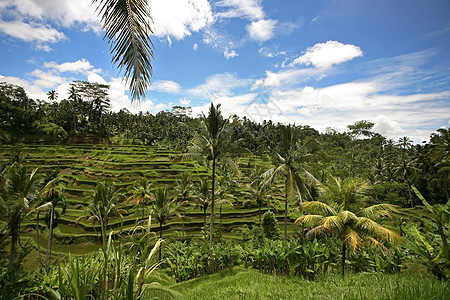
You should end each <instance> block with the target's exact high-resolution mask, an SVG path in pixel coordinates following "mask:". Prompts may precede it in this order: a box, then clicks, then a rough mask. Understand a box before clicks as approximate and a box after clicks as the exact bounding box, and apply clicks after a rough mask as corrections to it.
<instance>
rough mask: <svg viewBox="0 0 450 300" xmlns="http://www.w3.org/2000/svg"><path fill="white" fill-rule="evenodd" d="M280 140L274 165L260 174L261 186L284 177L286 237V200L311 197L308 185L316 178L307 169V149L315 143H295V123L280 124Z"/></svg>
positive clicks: (265, 186) (285, 235) (285, 234)
mask: <svg viewBox="0 0 450 300" xmlns="http://www.w3.org/2000/svg"><path fill="white" fill-rule="evenodd" d="M281 129H282V140H281V147H280V150H279V151H274V152H275V155H276V157H277V159H278V163H277V164H276V166H275V167H273V168H271V169H269V170H267V171H266V172H265V173H264V174H262V175H261V178H260V182H261V188H262V189H265V188H267V186H269V185H272V184H273V183H274V181H275V180H276V179H277V178H283V179H284V238H285V239H287V215H288V202H289V201H292V200H294V199H296V198H297V199H298V201H299V202H300V203H301V202H302V201H303V200H304V198H311V195H310V191H309V186H310V185H312V184H313V183H316V182H317V180H316V179H315V178H314V176H313V175H312V174H311V173H310V172H309V171H308V170H307V159H308V157H309V156H310V154H309V152H308V151H309V150H310V149H311V147H314V146H316V145H317V143H316V142H314V141H311V140H309V141H307V142H305V143H304V144H302V145H298V144H297V134H298V129H297V127H296V126H295V125H291V124H289V125H287V126H282V127H281Z"/></svg>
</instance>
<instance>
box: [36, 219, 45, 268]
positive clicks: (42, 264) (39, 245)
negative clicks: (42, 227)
mask: <svg viewBox="0 0 450 300" xmlns="http://www.w3.org/2000/svg"><path fill="white" fill-rule="evenodd" d="M39 213H40V211H39V210H38V211H37V216H36V243H37V248H38V254H39V262H40V263H41V266H42V267H43V268H44V269H45V264H44V262H43V261H42V254H41V244H40V242H39Z"/></svg>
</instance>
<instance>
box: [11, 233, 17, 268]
mask: <svg viewBox="0 0 450 300" xmlns="http://www.w3.org/2000/svg"><path fill="white" fill-rule="evenodd" d="M18 238H19V233H18V229H16V228H12V229H11V251H10V253H9V268H10V269H14V261H15V260H16V254H17V249H16V246H17V240H18Z"/></svg>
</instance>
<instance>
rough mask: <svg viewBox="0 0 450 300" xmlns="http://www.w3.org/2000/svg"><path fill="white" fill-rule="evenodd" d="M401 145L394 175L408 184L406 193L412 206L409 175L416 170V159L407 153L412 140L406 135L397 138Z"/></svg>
mask: <svg viewBox="0 0 450 300" xmlns="http://www.w3.org/2000/svg"><path fill="white" fill-rule="evenodd" d="M397 145H399V146H400V147H401V159H400V162H399V164H398V165H397V166H395V168H394V175H395V177H396V178H397V179H399V180H402V181H403V182H404V183H406V184H407V185H408V194H409V201H410V203H411V207H413V206H414V204H413V199H412V189H411V181H412V179H411V177H412V176H413V175H414V174H415V173H416V172H417V171H418V168H417V166H416V165H417V160H416V159H412V158H411V157H410V156H409V155H408V150H409V149H410V148H411V147H412V141H411V140H410V139H409V138H408V137H406V136H405V137H402V138H399V139H398V143H397Z"/></svg>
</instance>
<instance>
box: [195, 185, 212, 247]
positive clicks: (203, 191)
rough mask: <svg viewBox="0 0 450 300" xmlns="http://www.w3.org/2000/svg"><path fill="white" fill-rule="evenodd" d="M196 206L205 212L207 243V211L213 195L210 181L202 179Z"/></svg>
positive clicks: (196, 196) (198, 188)
mask: <svg viewBox="0 0 450 300" xmlns="http://www.w3.org/2000/svg"><path fill="white" fill-rule="evenodd" d="M194 199H195V201H196V203H195V204H194V205H195V206H198V207H199V208H200V209H201V210H202V211H203V230H204V232H205V241H206V210H207V209H208V207H209V206H210V205H211V200H212V195H211V190H210V186H209V182H208V179H206V178H205V179H200V182H199V184H198V185H197V194H196V195H195V198H194Z"/></svg>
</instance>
